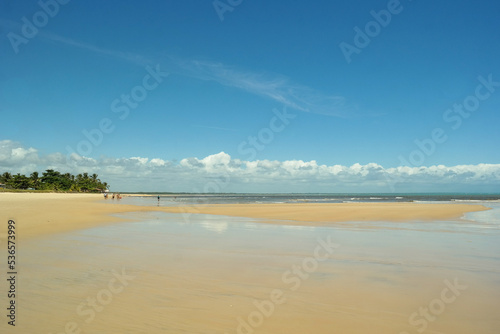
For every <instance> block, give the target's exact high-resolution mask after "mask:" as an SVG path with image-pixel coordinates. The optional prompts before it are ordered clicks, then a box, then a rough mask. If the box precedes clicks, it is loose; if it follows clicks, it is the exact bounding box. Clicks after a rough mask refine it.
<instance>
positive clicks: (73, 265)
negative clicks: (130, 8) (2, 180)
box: [0, 193, 500, 334]
mask: <svg viewBox="0 0 500 334" xmlns="http://www.w3.org/2000/svg"><path fill="white" fill-rule="evenodd" d="M122 201H123V200H122ZM151 202H152V203H154V202H155V199H154V198H153V199H152V200H151ZM123 203H126V201H123ZM486 209H487V208H486V207H485V206H483V205H467V204H444V203H441V204H422V203H343V204H309V203H304V204H246V205H243V204H234V205H202V206H179V207H161V206H160V207H157V206H135V205H127V204H118V200H114V201H113V200H111V199H108V200H104V199H103V198H102V196H101V195H93V194H34V193H0V212H1V219H2V221H4V223H5V224H7V220H8V219H14V220H15V221H16V224H17V225H16V226H17V238H18V239H17V240H16V242H18V244H17V247H18V254H19V255H18V260H19V263H18V264H17V265H18V269H17V270H18V271H19V273H18V274H19V275H18V277H17V279H18V282H17V284H18V285H17V289H18V290H19V297H18V298H17V300H16V301H17V303H18V306H17V310H18V316H17V320H16V321H17V325H16V327H11V326H8V325H7V323H6V321H2V322H1V323H0V331H1V332H2V333H3V332H4V331H5V332H6V333H20V332H23V333H38V332H40V333H57V334H59V333H96V334H97V333H104V332H105V333H110V334H122V333H168V334H177V333H199V334H202V333H203V334H206V333H210V334H216V333H217V334H219V333H220V334H222V333H227V334H233V333H236V334H241V333H245V334H250V333H251V334H274V333H291V334H292V333H293V334H299V333H316V334H327V333H332V332H339V333H352V334H361V333H366V332H370V333H379V334H387V333H394V334H402V333H404V334H413V333H419V332H423V331H425V330H427V332H429V333H438V332H439V333H456V334H468V333H482V334H496V333H497V332H498V328H500V322H499V321H498V316H497V315H496V310H498V307H500V304H499V300H500V293H499V291H500V290H499V289H498V281H499V277H500V276H499V275H500V272H498V269H497V268H498V266H499V263H500V259H498V258H497V257H496V255H495V254H498V244H499V243H498V239H499V236H500V233H499V232H498V230H496V229H491V230H484V229H483V228H485V227H488V228H489V225H488V224H477V226H476V224H474V223H473V222H471V221H467V220H460V217H462V216H463V215H464V214H465V213H467V212H469V213H471V212H476V213H481V211H483V210H486ZM492 211H493V210H490V211H484V212H492ZM186 217H187V221H186V220H185V219H186ZM388 224H389V225H391V226H389V227H388ZM4 226H6V225H4ZM394 226H397V228H394ZM6 230H7V228H4V229H2V231H1V234H0V235H1V238H0V240H1V241H2V243H4V241H5V236H6V235H5V234H6V233H5V232H6ZM449 231H453V232H454V233H447V232H449ZM1 269H2V272H5V271H6V270H4V269H5V267H4V266H2V267H1ZM7 289H8V287H7V284H6V281H5V280H2V282H1V283H0V292H1V291H7ZM443 298H444V299H443ZM2 300H3V299H2ZM422 309H428V310H431V311H429V312H433V313H431V314H430V315H428V317H429V318H428V319H432V320H428V319H427V318H425V316H424V315H422V314H420V313H419V312H420V311H419V310H422ZM427 328H428V329H427Z"/></svg>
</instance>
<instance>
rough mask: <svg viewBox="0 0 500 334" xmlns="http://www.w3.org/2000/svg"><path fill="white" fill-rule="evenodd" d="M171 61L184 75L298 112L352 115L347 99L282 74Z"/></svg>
mask: <svg viewBox="0 0 500 334" xmlns="http://www.w3.org/2000/svg"><path fill="white" fill-rule="evenodd" d="M171 59H172V61H173V63H174V64H175V66H176V67H177V68H179V69H181V74H183V75H188V76H191V77H194V78H197V79H200V80H210V81H215V82H218V83H219V84H221V85H224V86H229V87H233V88H237V89H241V90H244V91H246V92H249V93H251V94H254V95H258V96H263V97H266V98H269V99H272V100H274V101H276V102H279V103H280V104H283V105H285V106H288V107H290V108H293V109H296V110H300V111H304V112H311V113H317V114H323V115H330V116H339V117H346V116H347V115H348V114H349V113H351V112H352V110H351V109H352V108H351V107H349V106H348V104H347V102H346V99H345V98H344V97H343V96H339V95H328V94H324V93H321V92H319V91H317V90H314V89H312V88H310V87H307V86H304V85H300V84H297V83H294V82H292V81H291V80H290V79H288V78H287V77H285V76H282V75H277V74H266V73H256V72H250V71H244V70H241V69H237V68H235V67H234V66H229V65H226V64H222V63H219V62H213V61H202V60H186V59H183V60H179V59H174V58H171Z"/></svg>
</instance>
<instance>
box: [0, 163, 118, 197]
mask: <svg viewBox="0 0 500 334" xmlns="http://www.w3.org/2000/svg"><path fill="white" fill-rule="evenodd" d="M0 183H3V184H5V186H6V189H35V190H41V191H73V192H101V191H104V190H106V189H108V188H109V185H108V184H107V183H106V182H102V181H101V180H100V179H99V178H98V175H97V174H92V175H90V176H89V174H88V173H83V174H78V175H77V176H74V175H72V174H70V173H66V174H61V173H60V172H58V171H55V170H53V169H47V170H46V171H45V172H43V173H42V175H41V176H40V175H39V174H38V172H33V173H31V174H30V176H29V177H28V176H26V175H21V174H19V173H17V174H16V175H11V173H8V172H5V173H3V174H2V175H0Z"/></svg>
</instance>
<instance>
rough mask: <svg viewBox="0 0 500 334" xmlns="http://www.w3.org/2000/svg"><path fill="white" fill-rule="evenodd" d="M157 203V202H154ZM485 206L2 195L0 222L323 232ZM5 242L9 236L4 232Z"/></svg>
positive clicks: (27, 233)
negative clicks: (192, 219) (204, 217)
mask: <svg viewBox="0 0 500 334" xmlns="http://www.w3.org/2000/svg"><path fill="white" fill-rule="evenodd" d="M153 202H154V201H153ZM481 210H487V208H486V207H484V206H483V205H468V204H441V203H439V204H424V203H340V204H306V203H301V204H231V205H192V206H179V207H154V206H141V207H139V206H135V205H123V204H120V201H119V200H112V199H110V198H109V199H107V200H104V199H103V196H102V195H100V194H51V193H0V219H1V221H7V220H8V219H17V220H18V221H19V222H22V224H21V225H20V226H21V227H20V228H22V229H23V236H24V237H32V236H37V235H46V234H53V233H60V232H67V231H71V230H76V229H82V228H89V227H94V226H100V225H105V224H109V223H113V222H119V221H123V220H124V219H120V218H117V217H113V216H110V215H112V214H118V213H127V212H148V211H161V212H170V213H184V214H185V216H186V217H189V215H190V214H199V213H203V214H213V215H225V216H233V217H249V218H259V219H262V220H261V222H263V223H273V224H286V225H304V226H321V225H325V224H332V223H336V222H349V221H411V220H445V219H456V218H460V217H461V216H463V215H464V214H465V213H467V212H473V211H481ZM0 238H5V231H0Z"/></svg>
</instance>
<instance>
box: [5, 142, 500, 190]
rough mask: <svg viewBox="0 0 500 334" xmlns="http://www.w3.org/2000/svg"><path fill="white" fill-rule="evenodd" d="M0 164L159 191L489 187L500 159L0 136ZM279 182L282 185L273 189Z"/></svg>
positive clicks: (495, 182)
mask: <svg viewBox="0 0 500 334" xmlns="http://www.w3.org/2000/svg"><path fill="white" fill-rule="evenodd" d="M0 169H1V170H4V171H9V172H12V173H18V172H19V173H21V174H28V173H31V172H33V171H39V172H41V171H43V170H45V169H56V170H59V171H61V172H69V173H83V172H88V173H97V174H99V175H100V177H101V178H102V179H103V180H106V181H107V182H108V183H110V184H111V185H112V190H115V191H116V190H118V191H131V192H134V191H159V192H240V193H244V192H315V193H327V192H393V191H396V192H439V191H441V190H442V189H443V188H446V189H447V190H449V191H469V192H494V191H495V189H498V187H499V186H500V164H477V165H458V166H444V165H436V166H428V167H406V166H400V167H393V168H384V167H383V166H381V165H379V164H377V163H368V164H365V165H361V164H359V163H356V164H353V165H351V166H343V165H331V166H328V165H321V164H318V163H317V162H316V161H315V160H312V161H302V160H286V161H278V160H274V161H272V160H253V161H246V160H241V159H234V158H231V156H230V155H229V154H227V153H224V152H220V153H217V154H213V155H209V156H207V157H205V158H201V159H200V158H196V157H188V158H184V159H182V160H180V161H166V160H163V159H159V158H151V159H150V158H146V157H129V158H116V157H101V158H99V159H94V158H88V157H82V156H79V155H77V154H72V155H70V156H66V155H64V154H62V153H52V154H47V155H42V154H40V153H39V151H38V150H37V149H35V148H33V147H28V148H27V147H23V146H22V145H21V144H20V143H18V142H14V141H11V140H3V141H0ZM277 189H279V191H277Z"/></svg>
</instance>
